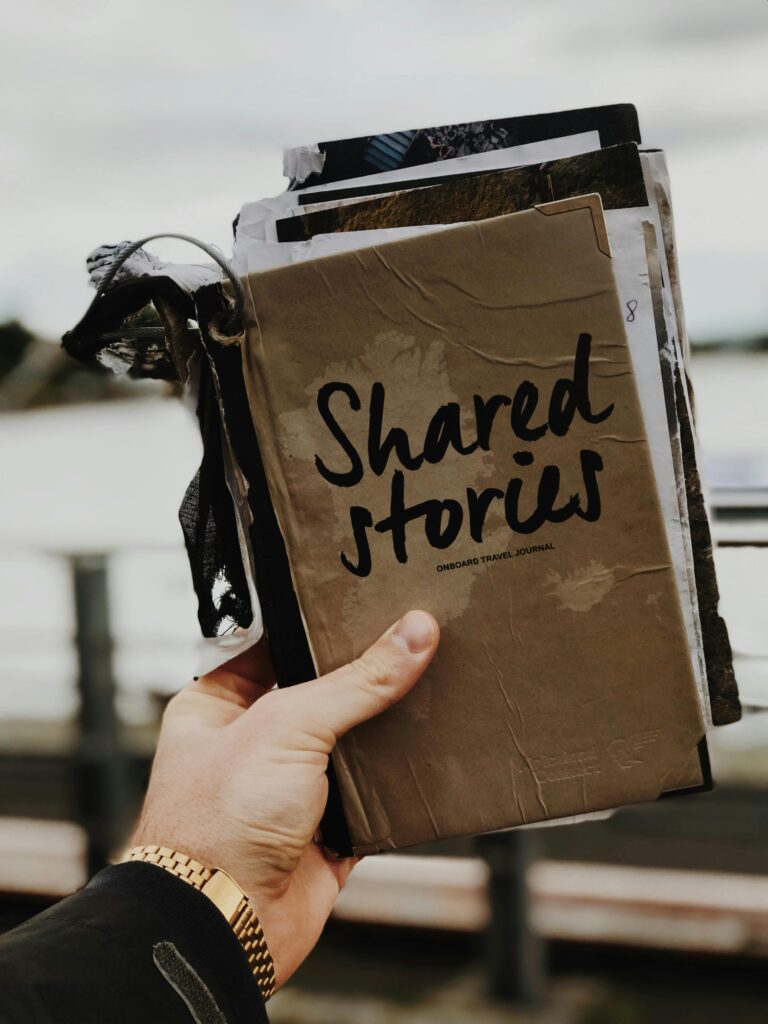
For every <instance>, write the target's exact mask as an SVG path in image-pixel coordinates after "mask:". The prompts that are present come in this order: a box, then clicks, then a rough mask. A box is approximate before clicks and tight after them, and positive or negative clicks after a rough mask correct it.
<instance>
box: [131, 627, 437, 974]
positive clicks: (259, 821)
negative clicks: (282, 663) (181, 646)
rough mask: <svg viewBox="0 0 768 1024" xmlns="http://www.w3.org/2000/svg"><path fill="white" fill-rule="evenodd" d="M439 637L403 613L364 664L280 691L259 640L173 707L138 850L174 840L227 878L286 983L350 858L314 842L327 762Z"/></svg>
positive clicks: (419, 669)
mask: <svg viewBox="0 0 768 1024" xmlns="http://www.w3.org/2000/svg"><path fill="white" fill-rule="evenodd" d="M438 639H439V630H438V626H437V623H436V622H435V620H434V619H433V618H432V616H431V615H429V614H427V613H426V612H416V611H412V612H408V614H407V615H405V616H404V617H403V618H402V619H400V621H399V622H397V623H395V625H394V626H392V627H391V628H390V629H388V630H387V632H386V633H384V635H383V636H382V637H380V639H379V640H377V641H376V643H375V644H374V645H373V646H372V647H370V648H369V649H368V650H367V651H366V652H365V654H363V655H362V656H361V657H360V658H358V659H357V661H353V662H352V663H351V664H349V665H345V666H344V667H343V668H340V669H337V670H336V671H335V672H331V673H329V674H328V675H327V676H323V677H322V678H320V679H315V680H312V681H311V682H308V683H302V684H300V685H298V686H290V687H286V688H285V689H282V690H280V689H273V686H274V682H275V680H274V676H273V672H272V666H271V664H270V660H269V655H268V653H267V650H266V646H265V645H264V643H260V644H258V645H257V646H256V647H254V648H252V649H251V650H250V651H247V652H246V653H245V654H242V655H240V656H239V657H237V658H235V659H233V660H232V661H230V662H229V663H228V664H226V665H224V666H223V667H222V668H219V669H217V670H216V671H215V672H211V673H209V674H208V675H206V676H201V677H200V679H198V680H196V681H195V682H193V683H190V684H189V685H188V686H186V687H185V688H184V689H183V690H182V691H181V692H180V693H179V694H177V696H175V697H174V698H173V699H172V700H171V701H170V703H169V705H168V708H167V710H166V712H165V715H164V718H163V726H162V729H161V731H160V738H159V741H158V747H157V754H156V756H155V761H154V765H153V768H152V776H151V779H150V783H149V790H148V792H147V798H146V801H145V804H144V808H143V810H142V814H141V818H140V821H139V825H138V828H137V831H136V834H135V836H134V838H133V842H132V845H134V846H144V845H150V844H156V845H162V846H169V847H171V848H172V849H176V850H179V851H181V852H182V853H186V854H188V855H189V856H191V857H194V858H195V859H196V860H199V861H200V862H201V863H203V864H206V865H207V866H209V867H217V868H221V869H222V870H224V871H226V872H227V874H229V875H231V876H232V878H234V880H235V881H236V882H237V884H238V885H239V886H240V888H241V889H242V890H243V891H244V892H245V893H246V894H247V895H248V897H249V899H250V901H251V904H252V906H253V908H254V910H255V911H256V913H257V915H258V917H259V920H260V922H261V926H262V929H263V930H264V936H265V938H266V940H267V944H268V946H269V949H270V952H271V954H272V958H273V960H274V963H275V974H276V977H277V983H278V986H279V985H281V984H283V983H284V982H285V980H286V979H287V978H289V977H290V976H291V974H292V973H293V972H294V971H295V970H296V968H297V967H298V966H299V964H300V963H301V962H302V960H303V959H304V958H305V957H306V955H307V954H308V953H309V952H310V950H311V949H312V947H313V946H314V945H315V943H316V942H317V939H318V938H319V936H320V933H321V931H322V929H323V926H324V925H325V922H326V920H327V919H328V916H329V915H330V913H331V910H332V908H333V904H334V902H335V900H336V897H337V896H338V894H339V890H340V889H341V887H342V886H343V884H344V882H345V881H346V879H347V876H348V875H349V872H350V871H351V869H352V867H353V865H354V863H355V862H354V859H353V858H345V859H342V860H337V859H332V858H331V857H330V855H328V854H326V853H324V852H323V850H322V849H321V847H320V846H318V845H317V844H316V843H315V842H314V836H315V833H316V831H317V828H318V825H319V823H320V818H321V816H322V813H323V810H324V808H325V803H326V798H327V795H328V781H327V778H326V774H325V770H326V767H327V764H328V755H329V754H330V752H331V751H332V750H333V747H334V745H335V743H336V740H337V739H338V738H339V737H340V736H343V735H344V733H345V732H347V731H348V730H349V729H351V728H352V727H353V726H355V725H358V724H359V723H360V722H364V721H365V720H366V719H368V718H372V717H373V716H374V715H377V714H379V712H381V711H384V710H385V708H388V707H390V706H391V705H392V704H394V703H396V702H397V701H398V700H400V698H401V697H404V696H405V694H406V693H407V692H408V691H409V690H410V689H411V687H413V685H414V684H415V683H416V681H417V680H418V679H419V677H420V676H421V675H422V673H423V672H424V670H425V668H426V667H427V665H428V664H429V662H430V660H431V659H432V655H433V654H434V653H435V650H436V648H437V644H438Z"/></svg>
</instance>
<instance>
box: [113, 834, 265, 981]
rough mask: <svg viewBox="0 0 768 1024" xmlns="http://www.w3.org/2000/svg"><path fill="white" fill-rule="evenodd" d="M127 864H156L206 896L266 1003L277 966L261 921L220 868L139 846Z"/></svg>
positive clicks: (183, 855)
mask: <svg viewBox="0 0 768 1024" xmlns="http://www.w3.org/2000/svg"><path fill="white" fill-rule="evenodd" d="M123 860H124V861H131V860H138V861H144V863H145V864H155V865H156V866H157V867H159V868H163V869H164V870H165V871H169V872H170V873H171V874H172V875H175V876H176V877H177V878H180V879H181V880H182V882H186V883H187V884H188V885H191V886H192V887H193V888H194V889H197V890H198V891H199V892H201V893H203V895H204V896H207V897H208V899H209V900H211V902H212V903H213V904H214V905H215V906H216V907H217V908H218V909H219V910H220V911H221V913H222V914H223V915H224V917H225V918H226V919H227V923H228V924H229V925H230V927H231V928H232V930H233V931H234V933H235V936H236V938H237V940H238V942H239V943H240V945H241V946H242V947H243V949H244V950H245V955H246V956H247V957H248V965H249V966H250V968H251V971H252V972H253V976H254V978H255V979H256V984H257V985H258V986H259V991H260V992H261V994H262V996H263V997H264V999H265V1000H267V999H269V997H270V996H271V995H272V994H273V993H274V991H275V965H274V963H273V962H272V956H271V954H270V952H269V948H268V946H267V940H266V939H265V938H264V932H263V931H262V930H261V925H260V924H259V919H258V917H257V916H256V914H255V913H254V910H253V908H252V907H251V905H250V903H249V902H248V897H247V896H246V895H245V893H244V892H243V890H242V889H241V888H240V886H239V885H238V884H237V883H236V882H235V881H234V880H233V879H232V878H230V877H229V875H228V874H227V873H226V871H222V870H221V869H220V868H213V869H211V868H206V867H203V865H202V864H200V863H199V862H198V861H196V860H193V858H192V857H188V856H187V854H186V853H179V852H178V850H171V849H170V848H169V847H167V846H136V847H134V848H133V849H132V850H129V851H128V852H127V853H126V855H125V857H124V858H123Z"/></svg>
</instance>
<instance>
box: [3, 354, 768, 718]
mask: <svg viewBox="0 0 768 1024" xmlns="http://www.w3.org/2000/svg"><path fill="white" fill-rule="evenodd" d="M693 376H694V382H695V386H696V392H697V405H698V417H699V432H700V438H701V444H702V449H703V450H704V452H705V453H707V452H712V453H739V454H742V455H743V454H745V453H762V454H763V455H765V453H766V451H768V402H766V401H765V399H764V396H765V395H766V394H767V393H768V355H762V354H760V355H758V354H744V353H734V354H728V353H715V354H704V355H696V356H695V357H694V360H693ZM199 456H200V443H199V438H198V435H197V426H196V424H195V422H194V420H193V418H192V416H191V415H190V414H189V412H188V411H187V409H186V408H184V407H183V406H182V405H181V404H180V403H178V402H176V401H174V400H163V399H152V400H145V401H136V402H119V403H113V404H100V405H91V406H78V407H70V408H65V409H55V410H45V411H40V412H26V413H18V414H9V415H4V416H0V466H2V480H3V489H2V495H3V500H2V502H0V571H1V572H2V587H1V588H0V680H1V682H0V719H3V718H6V719H7V718H15V717H25V718H41V719H50V718H60V717H62V716H65V715H69V714H71V713H72V711H73V710H74V670H75V663H74V655H73V651H72V645H71V638H72V631H73V621H72V608H71V600H70V578H69V574H68V566H67V563H66V557H65V556H66V555H67V554H71V553H73V552H77V551H85V550H99V551H110V552H113V557H112V559H111V601H112V609H111V610H112V622H113V631H114V634H115V637H116V641H117V647H116V672H117V677H118V683H119V686H120V688H121V693H122V696H121V707H122V711H123V713H124V714H125V715H126V716H127V717H128V718H130V719H140V718H142V717H144V716H145V714H146V711H147V698H146V694H147V691H148V690H150V689H151V690H155V691H160V692H172V691H174V690H175V689H177V688H178V687H179V686H180V685H182V684H183V682H184V681H185V680H186V679H187V678H189V676H190V675H192V674H194V672H195V670H196V665H197V649H196V648H197V642H198V639H199V634H198V626H197V618H196V605H195V600H194V595H193V591H192V586H191V581H190V576H189V569H188V566H187V562H186V555H185V553H184V549H183V544H182V538H181V531H180V528H179V525H178V520H177V509H178V506H179V503H180V501H181V498H182V495H183V493H184V490H185V488H186V486H187V483H188V482H189V480H190V479H191V478H192V476H193V475H194V472H195V470H196V468H197V463H198V460H199ZM764 555H765V553H763V555H762V556H761V555H760V554H757V555H756V554H755V552H754V551H753V550H751V549H737V548H736V549H735V548H729V549H721V550H720V551H719V552H718V556H717V557H718V567H719V575H720V584H721V589H722V594H723V600H722V610H723V613H724V615H725V617H726V619H727V621H728V624H729V628H730V631H731V637H732V640H733V645H734V649H735V651H736V653H737V655H738V656H739V658H740V671H741V672H742V673H743V675H744V678H743V679H742V690H743V691H744V693H745V695H746V696H749V697H750V698H751V699H753V700H755V699H758V698H760V699H761V700H762V701H763V702H768V679H766V678H765V675H764V673H765V669H764V667H763V666H762V665H761V662H760V659H761V657H765V656H766V655H768V641H767V640H766V629H765V624H766V623H768V572H764V571H759V568H758V567H760V568H761V567H762V566H763V565H764V564H766V563H765V560H764V561H762V562H761V561H760V559H761V558H763V559H764ZM766 567H768V565H767V566H766Z"/></svg>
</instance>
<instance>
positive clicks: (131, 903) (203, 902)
mask: <svg viewBox="0 0 768 1024" xmlns="http://www.w3.org/2000/svg"><path fill="white" fill-rule="evenodd" d="M0 1022H1V1024H106V1022H109V1024H122V1022H125V1024H139V1022H141V1024H144V1022H147V1024H150V1022H151V1024H154V1022H157V1024H245V1022H247V1024H267V1015H266V1011H265V1009H264V1003H263V1001H262V999H261V995H260V993H259V990H258V986H257V985H256V982H255V981H254V979H253V976H252V974H251V971H250V968H249V967H248V962H247V960H246V957H245V953H244V951H243V949H242V947H241V945H240V943H239V942H238V941H237V939H236V938H235V936H234V934H233V932H232V931H231V929H230V927H229V925H228V924H227V922H226V920H225V919H224V917H223V916H222V915H221V914H220V913H219V911H218V910H217V909H216V907H215V906H214V905H213V903H211V902H210V900H209V899H208V898H207V897H205V896H203V895H202V893H199V892H197V891H196V890H195V889H193V888H192V887H191V886H189V885H187V884H186V883H185V882H182V881H180V880H179V879H177V878H174V876H173V875H171V874H169V873H168V872H167V871H163V870H162V869H160V868H156V867H154V866H153V865H151V864H141V863H130V864H119V865H116V866H114V867H109V868H105V869H104V871H101V872H99V874H98V875H96V876H95V877H94V878H93V879H92V880H91V882H90V883H89V884H88V885H87V886H86V888H85V889H82V890H81V891H80V892H78V893H75V895H74V896H70V897H69V898H67V899H65V900H62V901H61V903H58V904H56V906H54V907H52V908H51V909H50V910H46V911H45V912H44V913H42V914H40V915H38V916H37V917H34V918H32V919H31V920H30V921H27V922H26V923H25V924H23V925H22V926H21V927H19V928H16V929H15V930H14V931H12V932H8V933H7V934H6V935H4V936H2V937H0Z"/></svg>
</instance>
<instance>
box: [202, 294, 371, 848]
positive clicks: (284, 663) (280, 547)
mask: <svg viewBox="0 0 768 1024" xmlns="http://www.w3.org/2000/svg"><path fill="white" fill-rule="evenodd" d="M196 298H197V306H198V315H197V319H198V323H199V324H200V329H201V331H202V333H203V339H204V344H205V347H206V350H207V352H208V354H209V356H210V358H211V360H212V362H213V364H214V366H215V369H216V375H217V377H218V381H219V388H220V393H221V401H222V405H223V408H224V416H225V419H226V423H227V429H228V431H229V436H230V438H231V441H232V446H233V449H234V455H235V458H236V460H237V463H238V465H239V467H240V469H241V471H242V473H243V474H244V476H245V478H246V480H247V481H248V501H249V505H250V509H251V514H252V516H253V524H252V526H251V530H250V541H251V549H252V551H253V558H254V569H255V573H256V587H257V591H258V595H259V603H260V605H261V614H262V618H263V620H264V628H265V631H266V634H267V639H268V641H269V650H270V655H271V657H272V663H273V665H274V667H275V673H276V675H277V678H278V680H279V685H280V686H292V685H294V684H295V683H303V682H306V681H307V680H308V679H314V678H315V675H316V672H315V665H314V662H313V660H312V655H311V653H310V649H309V644H308V642H307V636H306V632H305V629H304V621H303V619H302V617H301V612H300V609H299V602H298V599H297V597H296V593H295V591H294V589H293V581H292V579H291V570H290V565H289V562H288V554H287V552H286V550H285V543H284V541H283V535H282V533H281V531H280V527H279V524H278V522H277V517H276V516H275V510H274V508H273V506H272V498H271V495H270V492H269V487H268V484H267V478H266V474H265V472H264V464H263V462H262V458H261V451H260V449H259V443H258V440H257V437H256V432H255V430H254V427H253V420H252V418H251V412H250V408H249V404H248V395H247V392H246V388H245V381H244V380H243V368H242V360H241V355H240V350H239V348H238V347H237V346H234V345H233V346H222V345H218V344H217V343H216V342H215V341H214V340H213V339H212V338H211V337H210V334H209V333H208V331H207V327H206V325H207V324H208V323H209V321H210V319H211V317H212V316H213V315H214V314H215V313H217V312H218V311H219V308H220V307H219V302H220V299H219V293H218V290H217V289H216V288H213V287H211V288H204V289H201V290H200V291H199V292H198V293H197V297H196ZM328 783H329V786H328V803H327V805H326V809H325V813H324V815H323V820H322V822H321V824H320V830H321V833H322V836H323V842H324V844H325V845H326V846H328V847H329V848H330V849H332V850H333V851H334V852H336V853H338V854H339V855H340V856H349V855H350V854H351V853H352V846H351V843H350V838H349V830H348V828H347V821H346V817H345V815H344V809H343V807H342V803H341V796H340V793H339V787H338V783H337V781H336V775H335V772H334V769H333V763H332V762H331V761H329V764H328Z"/></svg>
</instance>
